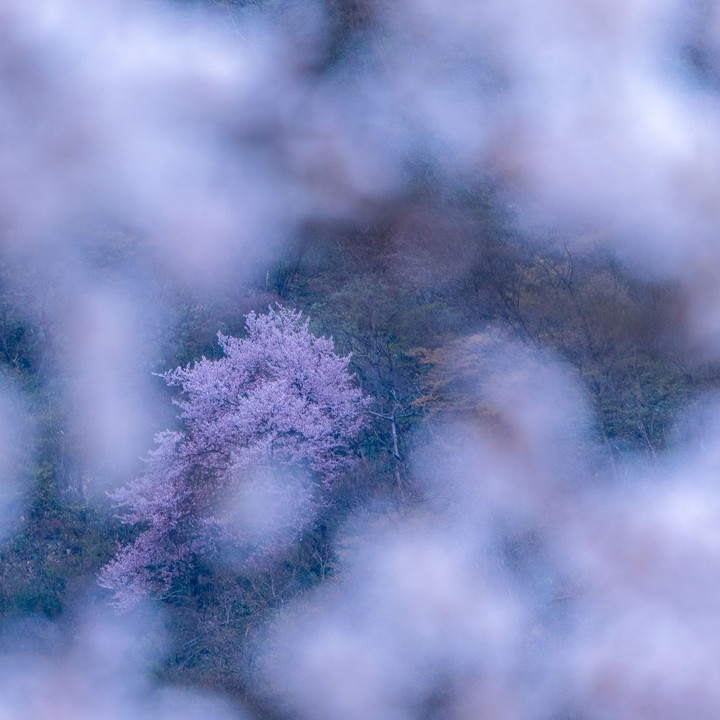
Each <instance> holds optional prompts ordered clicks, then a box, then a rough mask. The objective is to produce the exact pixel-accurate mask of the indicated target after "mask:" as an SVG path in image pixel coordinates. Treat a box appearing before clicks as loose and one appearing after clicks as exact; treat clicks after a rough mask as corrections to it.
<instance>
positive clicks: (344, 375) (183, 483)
mask: <svg viewBox="0 0 720 720" xmlns="http://www.w3.org/2000/svg"><path fill="white" fill-rule="evenodd" d="M246 331H247V335H246V337H245V338H243V339H238V338H233V337H228V336H225V335H223V334H221V333H218V338H219V342H220V345H221V347H222V350H223V357H222V358H221V359H219V360H210V359H207V358H205V357H203V358H202V360H200V361H199V362H197V363H195V364H193V365H188V366H187V367H185V368H177V369H175V370H173V371H171V372H168V373H166V374H165V375H164V378H165V380H166V381H167V382H168V384H169V385H173V386H178V387H179V388H181V391H182V392H181V399H179V400H177V401H176V403H177V405H178V406H179V408H180V411H181V412H180V418H181V419H182V421H183V424H184V431H182V432H170V431H167V432H163V433H160V434H159V435H157V437H156V444H157V448H156V449H155V450H154V451H153V452H152V453H151V454H150V457H149V458H148V460H147V466H146V470H145V472H144V473H143V474H142V475H141V476H140V477H139V478H137V479H135V480H134V481H133V482H132V483H130V484H129V485H128V486H127V487H125V488H121V489H120V490H117V491H116V492H115V493H113V495H112V497H113V499H114V500H115V502H116V503H117V504H118V505H119V506H120V507H121V508H122V514H121V518H122V520H123V521H124V522H125V523H128V524H133V525H137V526H139V527H140V528H141V532H140V533H139V535H138V536H137V537H136V539H135V541H134V542H133V543H131V544H128V545H126V546H124V547H121V548H120V549H119V550H118V553H117V554H116V556H115V558H114V559H113V560H112V561H111V562H110V563H109V564H108V565H106V566H105V567H104V568H103V570H102V572H101V574H100V578H99V581H100V584H101V585H102V586H103V587H105V588H109V589H111V590H113V592H114V601H115V604H116V605H117V606H118V607H119V608H120V609H124V608H129V607H131V606H132V605H133V604H135V602H136V601H137V600H138V599H139V598H141V597H142V596H144V595H147V594H159V595H163V594H165V593H167V592H168V590H169V589H170V588H171V587H172V586H173V583H175V582H176V581H177V580H178V579H179V578H182V577H183V576H185V575H187V573H188V572H189V568H191V567H192V565H193V561H194V560H195V559H196V558H198V557H202V556H207V555H208V554H211V553H213V552H216V551H217V550H218V548H219V547H221V546H222V547H227V545H228V544H231V545H234V546H235V547H236V548H241V549H244V551H245V555H246V557H247V558H249V559H250V560H257V559H258V558H261V557H267V556H272V555H274V554H275V555H277V554H278V553H282V551H283V549H284V548H287V546H288V545H289V544H291V543H292V541H293V540H296V539H297V537H298V535H299V534H300V532H302V529H303V528H304V527H306V526H307V523H308V522H311V520H312V518H313V517H314V514H315V513H316V512H317V509H318V507H320V506H322V505H323V504H324V503H327V502H328V499H329V497H330V495H331V492H332V488H333V486H334V484H335V483H336V481H337V479H338V478H339V477H340V476H341V475H342V474H343V473H345V472H346V471H347V470H348V469H349V468H350V467H351V465H352V464H353V463H354V462H355V460H356V454H355V453H353V449H352V442H353V438H354V437H355V436H356V435H357V433H358V432H359V431H360V430H361V429H362V428H363V426H364V424H365V422H366V414H365V409H366V405H367V399H366V398H365V397H364V396H363V394H362V392H361V391H360V390H359V389H358V388H357V387H355V386H354V384H353V376H352V375H351V374H350V372H349V370H348V363H349V361H350V358H349V356H348V357H339V356H338V355H336V354H335V352H334V345H333V341H332V339H326V338H322V337H321V338H319V337H316V336H315V335H313V334H312V333H311V332H310V331H309V330H308V320H303V319H302V317H301V313H300V312H297V311H293V310H289V309H285V308H282V307H280V306H278V307H277V309H270V311H269V312H268V313H267V314H264V315H257V314H255V313H250V314H249V315H248V316H247V317H246Z"/></svg>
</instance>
